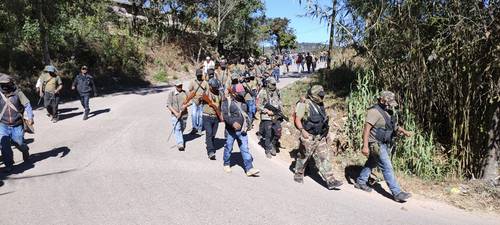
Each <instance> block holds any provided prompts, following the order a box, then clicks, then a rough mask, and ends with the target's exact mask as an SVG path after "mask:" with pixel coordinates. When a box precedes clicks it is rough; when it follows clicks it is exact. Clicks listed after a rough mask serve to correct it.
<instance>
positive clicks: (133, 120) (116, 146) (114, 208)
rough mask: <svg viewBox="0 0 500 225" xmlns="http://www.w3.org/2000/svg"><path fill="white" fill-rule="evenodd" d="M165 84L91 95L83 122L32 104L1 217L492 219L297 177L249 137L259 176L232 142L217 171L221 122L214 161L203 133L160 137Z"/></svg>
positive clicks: (1, 191) (1, 220) (110, 220)
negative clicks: (26, 156) (26, 149)
mask: <svg viewBox="0 0 500 225" xmlns="http://www.w3.org/2000/svg"><path fill="white" fill-rule="evenodd" d="M297 79H298V78H284V79H283V80H282V82H281V83H280V86H284V85H286V84H289V83H291V82H293V81H295V80H297ZM167 90H169V89H168V88H150V89H142V90H136V91H130V92H124V93H118V94H114V95H108V96H104V97H99V98H93V99H91V107H92V110H94V111H97V112H98V113H97V115H95V116H93V117H91V118H90V119H89V120H88V121H82V114H81V113H82V108H81V106H80V104H79V102H68V103H65V104H63V105H61V107H60V108H61V110H62V111H63V113H62V114H61V117H62V118H63V119H62V120H61V121H60V122H58V123H56V124H53V123H51V122H50V121H49V119H48V117H46V116H45V112H44V111H36V112H35V116H36V131H37V133H36V134H35V135H26V139H27V141H28V142H29V143H30V144H29V146H30V148H31V152H32V154H33V155H32V160H33V161H34V163H33V165H27V164H23V163H22V160H21V156H20V155H21V154H20V153H19V152H18V151H16V150H14V154H15V155H16V161H17V163H18V165H17V166H16V168H15V170H14V173H13V174H5V173H0V180H1V181H2V182H1V183H2V184H3V186H1V187H0V203H1V205H2V209H1V210H0V224H4V225H7V224H467V225H469V224H500V218H499V217H498V216H496V215H489V214H488V215H487V214H483V213H477V212H476V213H472V212H466V211H463V210H460V209H457V208H455V207H452V206H449V205H446V204H444V203H439V202H436V201H431V200H428V199H425V198H423V197H419V196H415V197H414V198H412V199H410V201H409V202H407V203H405V204H400V203H396V202H394V201H393V200H391V199H389V198H387V197H384V196H383V195H380V194H378V193H376V192H373V193H365V192H361V191H359V190H356V189H354V188H353V187H352V185H348V184H344V186H342V187H341V190H338V191H329V190H327V189H326V188H324V187H323V186H322V185H321V184H319V183H317V182H315V181H314V180H312V179H310V178H308V177H307V178H306V179H305V182H304V184H297V183H295V182H294V181H293V174H292V172H291V171H290V170H289V166H290V165H288V164H287V163H285V162H284V161H281V160H279V159H271V160H269V159H267V158H266V157H265V155H264V152H263V151H262V150H261V149H259V148H258V147H257V146H256V142H255V140H254V139H253V140H252V141H251V142H252V143H251V153H252V154H253V157H254V165H255V167H256V168H258V169H260V170H261V171H262V172H261V177H257V178H254V177H251V178H250V177H246V176H245V174H244V171H243V168H242V164H241V155H240V154H239V153H238V151H237V148H236V149H235V152H234V155H233V159H234V163H233V167H232V169H233V171H232V173H230V174H226V173H225V172H224V171H223V167H222V153H223V140H222V139H223V138H224V135H223V125H222V124H220V125H221V126H220V127H219V132H218V135H217V138H218V139H220V140H219V141H218V147H220V148H219V150H218V151H217V160H215V161H210V160H208V158H207V156H206V150H205V144H204V138H205V136H201V137H197V138H193V137H188V139H191V140H189V141H188V142H187V149H186V151H185V152H179V151H177V149H176V148H175V141H174V137H172V138H171V140H170V141H167V137H168V135H169V133H170V130H171V127H172V124H171V123H170V113H169V112H168V110H167V109H166V107H165V103H166V97H167ZM190 127H191V126H190V121H189V122H188V128H187V129H186V133H187V132H188V131H189V130H190ZM284 138H289V137H284ZM338 172H339V173H341V172H342V171H338ZM344 183H346V182H345V181H344Z"/></svg>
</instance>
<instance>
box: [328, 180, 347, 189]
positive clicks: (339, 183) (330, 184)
mask: <svg viewBox="0 0 500 225" xmlns="http://www.w3.org/2000/svg"><path fill="white" fill-rule="evenodd" d="M342 184H343V183H342V181H340V180H335V179H334V180H333V181H331V182H327V186H328V190H334V189H337V188H338V187H340V186H342Z"/></svg>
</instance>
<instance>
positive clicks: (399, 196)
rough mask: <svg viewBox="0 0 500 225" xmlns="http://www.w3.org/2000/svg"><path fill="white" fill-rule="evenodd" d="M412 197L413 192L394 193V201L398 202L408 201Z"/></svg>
mask: <svg viewBox="0 0 500 225" xmlns="http://www.w3.org/2000/svg"><path fill="white" fill-rule="evenodd" d="M410 197H411V194H410V193H408V192H404V191H402V192H399V194H397V195H394V201H396V202H406V200H408V199H409V198H410Z"/></svg>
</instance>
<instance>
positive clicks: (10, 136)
mask: <svg viewBox="0 0 500 225" xmlns="http://www.w3.org/2000/svg"><path fill="white" fill-rule="evenodd" d="M0 136H1V146H2V150H1V151H2V158H3V163H4V164H5V166H7V167H10V166H12V165H14V158H13V152H12V147H11V141H13V142H14V144H15V145H16V146H17V148H18V149H19V150H20V151H21V152H24V151H26V152H27V151H28V146H27V145H26V144H25V143H24V128H23V125H18V126H15V127H11V126H8V125H5V124H3V123H0Z"/></svg>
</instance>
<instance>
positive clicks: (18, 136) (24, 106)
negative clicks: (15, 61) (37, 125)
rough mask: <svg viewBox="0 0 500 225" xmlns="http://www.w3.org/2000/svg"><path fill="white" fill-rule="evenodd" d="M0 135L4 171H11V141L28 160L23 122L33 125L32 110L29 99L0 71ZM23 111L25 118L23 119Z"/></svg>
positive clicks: (10, 78)
mask: <svg viewBox="0 0 500 225" xmlns="http://www.w3.org/2000/svg"><path fill="white" fill-rule="evenodd" d="M0 88H1V90H0V95H1V98H0V108H1V109H2V112H1V113H0V136H1V147H2V149H1V152H2V160H3V163H4V165H5V170H4V171H5V172H10V171H12V168H13V166H14V159H13V152H12V148H11V143H14V145H15V146H16V147H17V149H19V151H21V153H22V154H23V160H24V162H28V160H29V156H30V155H29V148H28V145H26V143H25V142H24V123H27V125H28V126H32V125H33V110H32V107H31V104H30V101H29V100H28V98H27V97H26V95H24V93H23V92H22V91H21V90H19V89H18V88H17V87H16V85H15V84H14V80H13V79H12V77H11V76H9V75H7V74H2V73H0ZM24 112H26V114H27V120H26V121H24V118H23V115H24Z"/></svg>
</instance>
